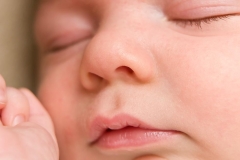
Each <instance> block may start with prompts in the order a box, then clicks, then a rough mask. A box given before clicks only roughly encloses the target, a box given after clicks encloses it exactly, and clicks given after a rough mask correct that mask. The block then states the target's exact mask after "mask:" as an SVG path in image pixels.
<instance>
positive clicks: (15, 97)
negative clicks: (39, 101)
mask: <svg viewBox="0 0 240 160" xmlns="http://www.w3.org/2000/svg"><path fill="white" fill-rule="evenodd" d="M6 92H7V98H8V103H7V105H6V107H5V108H4V109H3V110H2V123H3V125H5V126H15V125H18V124H20V123H22V122H25V121H27V119H28V116H29V103H28V100H27V98H26V97H25V95H24V94H23V93H22V92H20V91H19V90H18V89H15V88H7V89H6Z"/></svg>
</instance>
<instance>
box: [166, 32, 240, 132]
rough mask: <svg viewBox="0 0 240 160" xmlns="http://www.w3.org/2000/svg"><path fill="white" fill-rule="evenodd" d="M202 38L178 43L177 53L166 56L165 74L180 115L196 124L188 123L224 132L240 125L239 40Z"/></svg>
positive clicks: (239, 128)
mask: <svg viewBox="0 0 240 160" xmlns="http://www.w3.org/2000/svg"><path fill="white" fill-rule="evenodd" d="M203 39H204V40H201V38H199V39H197V40H195V41H192V42H191V43H189V42H188V45H187V44H184V41H181V40H179V41H180V42H182V43H178V44H179V46H175V47H176V48H177V47H178V51H173V50H172V53H173V54H172V55H171V57H165V58H167V62H166V63H164V64H163V68H164V71H166V73H164V75H166V79H167V80H168V81H169V84H171V90H172V91H173V93H174V94H175V96H176V97H177V99H178V100H179V103H181V105H180V106H181V107H179V112H180V113H182V114H183V115H185V117H188V119H193V120H194V121H195V122H189V123H199V125H198V126H199V127H201V126H202V127H206V126H207V127H212V128H214V129H215V130H221V131H223V132H225V131H224V130H226V127H228V128H231V127H236V124H239V123H240V118H239V117H240V116H239V115H240V98H239V95H240V74H239V73H240V63H239V62H240V54H239V53H240V47H239V45H238V44H240V39H239V38H236V39H234V38H232V40H231V41H229V39H231V38H230V37H225V38H221V37H220V38H219V37H218V38H216V37H215V38H214V37H213V38H208V39H207V38H203ZM226 39H228V42H226ZM237 42H239V43H237ZM189 44H191V46H189ZM173 57H174V58H173ZM231 124H233V125H232V126H231ZM235 129H238V130H239V132H240V127H236V128H235ZM231 130H232V129H231Z"/></svg>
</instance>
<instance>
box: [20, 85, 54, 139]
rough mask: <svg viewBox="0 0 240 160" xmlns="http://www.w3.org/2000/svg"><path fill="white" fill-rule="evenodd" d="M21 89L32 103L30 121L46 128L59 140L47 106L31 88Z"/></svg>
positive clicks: (30, 103)
mask: <svg viewBox="0 0 240 160" xmlns="http://www.w3.org/2000/svg"><path fill="white" fill-rule="evenodd" d="M20 91H21V92H22V93H23V94H24V95H25V96H26V97H27V99H28V102H29V105H30V112H29V122H33V123H35V124H38V125H40V126H41V127H43V128H45V129H46V130H47V131H48V132H49V133H50V134H51V136H52V137H53V139H54V140H55V142H57V141H56V138H55V133H54V127H53V123H52V120H51V118H50V116H49V114H48V113H47V111H46V110H45V108H44V107H43V106H42V104H41V103H40V102H39V100H38V99H37V98H36V97H35V96H34V95H33V94H32V93H31V92H30V91H29V90H27V89H20Z"/></svg>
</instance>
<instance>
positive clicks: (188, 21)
mask: <svg viewBox="0 0 240 160" xmlns="http://www.w3.org/2000/svg"><path fill="white" fill-rule="evenodd" d="M237 15H239V14H226V15H217V16H210V17H204V18H197V19H170V21H173V22H175V23H177V24H179V25H182V26H183V27H185V26H187V25H189V26H194V25H195V26H197V27H198V28H202V24H203V23H205V24H210V23H211V22H216V21H219V20H226V19H228V18H230V17H231V16H237Z"/></svg>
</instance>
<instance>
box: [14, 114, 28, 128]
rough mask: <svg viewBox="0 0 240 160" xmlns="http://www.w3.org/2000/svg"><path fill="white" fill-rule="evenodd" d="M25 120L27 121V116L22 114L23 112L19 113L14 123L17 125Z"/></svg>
mask: <svg viewBox="0 0 240 160" xmlns="http://www.w3.org/2000/svg"><path fill="white" fill-rule="evenodd" d="M23 122H25V116H24V115H22V114H19V115H17V116H16V117H15V118H14V119H13V123H12V125H13V126H16V125H18V124H20V123H23Z"/></svg>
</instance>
